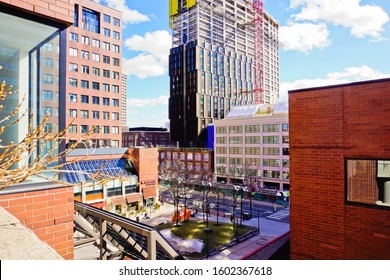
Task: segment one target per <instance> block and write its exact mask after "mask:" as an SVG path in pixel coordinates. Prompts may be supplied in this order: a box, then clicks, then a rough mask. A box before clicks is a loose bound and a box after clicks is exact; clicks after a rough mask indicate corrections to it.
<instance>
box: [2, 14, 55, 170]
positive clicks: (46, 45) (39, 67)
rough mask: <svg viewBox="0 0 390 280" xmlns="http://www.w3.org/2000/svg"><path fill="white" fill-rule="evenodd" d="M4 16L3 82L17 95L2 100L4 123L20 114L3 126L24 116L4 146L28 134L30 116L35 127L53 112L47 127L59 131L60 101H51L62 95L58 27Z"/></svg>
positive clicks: (43, 147)
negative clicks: (56, 95) (60, 93)
mask: <svg viewBox="0 0 390 280" xmlns="http://www.w3.org/2000/svg"><path fill="white" fill-rule="evenodd" d="M0 15H1V16H0V24H1V26H7V28H4V29H3V30H2V36H1V37H0V65H1V67H2V69H0V79H1V81H5V82H6V84H7V85H12V91H13V92H14V94H12V95H10V96H9V97H7V98H6V99H5V100H2V101H1V103H0V104H1V105H2V106H3V110H1V111H0V120H3V119H4V118H5V117H7V116H8V115H9V114H11V113H12V112H13V110H14V109H15V108H17V106H19V105H21V107H20V110H19V112H18V113H17V114H15V115H14V116H13V117H12V118H10V119H9V120H8V121H5V122H3V123H2V125H4V126H6V125H7V124H10V123H12V122H14V121H15V120H16V119H17V118H21V117H22V116H23V115H24V117H22V118H21V119H20V120H19V121H17V122H16V123H15V124H12V125H11V126H10V127H8V128H7V129H6V131H5V132H4V133H2V134H0V140H1V141H2V144H3V145H7V144H8V143H10V142H13V143H19V142H21V141H22V140H23V139H24V138H25V136H26V135H27V133H28V129H29V118H28V116H29V115H31V116H32V125H33V126H34V127H35V126H37V125H38V124H40V123H41V122H42V121H43V118H44V117H45V115H43V114H40V113H41V112H43V111H44V112H46V113H49V116H48V121H47V127H52V128H56V129H55V131H58V126H59V118H58V116H57V114H53V113H52V112H58V111H59V100H58V99H57V98H49V97H50V96H51V95H50V94H49V93H50V92H51V93H52V92H60V89H59V84H58V83H56V82H54V81H59V75H60V69H59V66H60V63H59V61H60V55H59V49H60V47H59V45H60V32H59V30H58V29H57V28H55V27H52V26H48V25H44V24H40V23H37V22H33V21H30V20H27V19H24V18H21V17H16V16H13V15H9V14H5V13H0ZM54 62H56V63H54ZM51 97H52V96H51ZM51 144H52V143H42V145H41V146H40V147H38V150H37V153H43V154H45V153H46V152H47V151H48V150H50V149H51V148H52V147H53V146H52V145H51ZM26 158H27V157H26ZM19 164H20V165H22V164H23V163H22V162H20V163H19Z"/></svg>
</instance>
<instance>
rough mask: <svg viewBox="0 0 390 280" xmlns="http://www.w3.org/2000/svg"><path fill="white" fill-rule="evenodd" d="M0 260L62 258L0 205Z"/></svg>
mask: <svg viewBox="0 0 390 280" xmlns="http://www.w3.org/2000/svg"><path fill="white" fill-rule="evenodd" d="M0 244H1V246H0V260H62V259H63V258H62V257H61V256H60V255H59V254H58V253H57V252H56V251H55V250H54V249H52V248H51V247H50V246H49V245H47V244H46V243H44V242H43V241H41V240H39V239H38V237H37V236H36V235H35V234H34V233H33V232H32V231H31V230H30V229H28V228H27V227H25V226H23V225H22V224H21V223H20V222H19V220H18V219H16V218H15V217H14V216H12V215H11V214H10V213H8V212H7V211H6V210H4V209H3V208H1V207H0Z"/></svg>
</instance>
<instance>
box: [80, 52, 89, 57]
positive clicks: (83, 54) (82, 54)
mask: <svg viewBox="0 0 390 280" xmlns="http://www.w3.org/2000/svg"><path fill="white" fill-rule="evenodd" d="M81 57H82V58H84V59H89V52H88V51H81Z"/></svg>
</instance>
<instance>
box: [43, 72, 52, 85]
mask: <svg viewBox="0 0 390 280" xmlns="http://www.w3.org/2000/svg"><path fill="white" fill-rule="evenodd" d="M43 83H45V84H53V75H50V74H43Z"/></svg>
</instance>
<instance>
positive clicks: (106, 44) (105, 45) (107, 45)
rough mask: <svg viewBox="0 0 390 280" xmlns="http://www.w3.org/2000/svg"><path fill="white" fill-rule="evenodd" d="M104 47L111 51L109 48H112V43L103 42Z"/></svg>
mask: <svg viewBox="0 0 390 280" xmlns="http://www.w3.org/2000/svg"><path fill="white" fill-rule="evenodd" d="M103 49H105V50H107V51H109V50H110V43H108V42H103Z"/></svg>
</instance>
